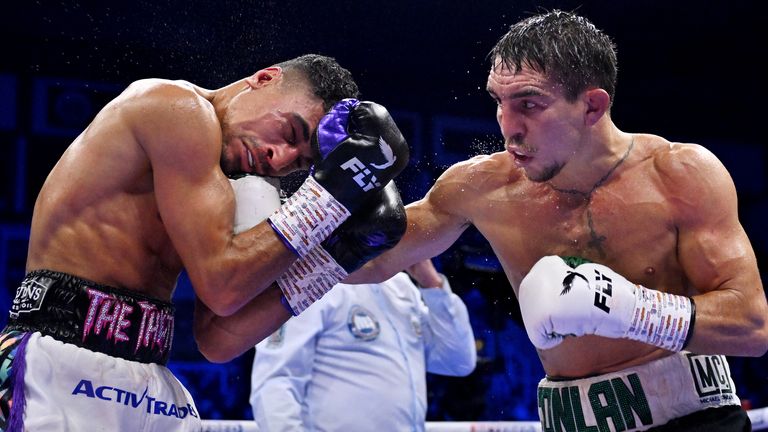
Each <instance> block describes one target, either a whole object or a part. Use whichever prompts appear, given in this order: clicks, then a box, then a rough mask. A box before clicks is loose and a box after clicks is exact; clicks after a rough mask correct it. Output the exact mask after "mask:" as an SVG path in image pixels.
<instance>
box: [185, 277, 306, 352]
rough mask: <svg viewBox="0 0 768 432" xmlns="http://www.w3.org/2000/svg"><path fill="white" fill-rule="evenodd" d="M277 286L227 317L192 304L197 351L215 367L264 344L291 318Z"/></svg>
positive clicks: (196, 303)
mask: <svg viewBox="0 0 768 432" xmlns="http://www.w3.org/2000/svg"><path fill="white" fill-rule="evenodd" d="M281 295H282V292H281V291H280V288H278V287H277V285H276V284H275V285H272V286H270V287H269V288H267V289H266V290H265V291H264V292H263V293H261V295H259V296H258V297H256V298H254V299H252V300H251V301H250V302H248V303H246V304H245V306H243V307H241V308H240V309H239V310H238V311H237V312H235V313H234V314H231V315H229V316H226V317H222V316H219V315H217V314H215V313H214V312H212V311H211V310H210V309H209V308H208V307H207V306H206V305H205V304H203V303H202V302H200V301H199V300H196V301H195V313H194V318H193V329H194V336H195V341H196V342H197V349H198V350H199V351H200V353H202V354H203V356H204V357H205V358H206V359H208V360H209V361H211V362H214V363H224V362H228V361H230V360H232V359H234V358H236V357H238V356H240V355H242V354H243V353H244V352H246V351H248V350H249V349H251V348H252V347H253V346H254V345H256V344H257V343H259V342H261V341H262V340H264V339H265V338H266V337H268V336H269V335H270V334H272V333H273V332H274V331H276V330H277V329H279V328H280V326H281V325H282V324H283V323H285V322H286V320H288V318H290V317H291V314H290V313H289V312H288V310H287V309H286V308H285V306H283V304H282V303H281V301H280V297H281Z"/></svg>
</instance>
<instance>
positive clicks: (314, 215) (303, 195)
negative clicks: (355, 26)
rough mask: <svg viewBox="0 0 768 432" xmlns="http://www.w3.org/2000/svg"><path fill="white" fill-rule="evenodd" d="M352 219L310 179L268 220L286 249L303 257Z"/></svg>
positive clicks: (346, 211) (321, 187) (340, 205)
mask: <svg viewBox="0 0 768 432" xmlns="http://www.w3.org/2000/svg"><path fill="white" fill-rule="evenodd" d="M349 216H350V213H349V211H348V210H347V209H346V207H344V206H343V205H342V204H341V203H339V202H338V201H337V200H336V199H335V198H334V197H333V195H331V194H330V193H328V191H326V190H325V188H323V186H321V185H320V184H318V183H317V181H315V180H314V179H313V178H312V177H308V178H307V179H306V180H305V181H304V183H303V184H302V185H301V187H300V188H299V189H298V190H297V191H296V192H295V193H294V194H293V195H291V197H290V198H288V200H287V201H286V202H285V204H283V205H282V206H280V207H279V208H278V209H277V210H276V211H275V212H274V213H273V214H272V215H271V216H270V217H269V219H268V221H269V224H270V225H271V226H272V229H274V230H275V232H276V233H277V235H278V236H279V237H280V238H281V239H282V240H283V243H285V245H286V247H288V248H289V249H291V251H293V252H294V253H295V254H296V255H298V256H299V257H303V256H305V255H306V254H308V253H309V251H311V250H312V249H313V248H314V247H315V246H317V245H318V244H320V242H321V241H323V240H325V239H326V238H327V237H328V236H329V235H330V234H331V233H332V232H333V231H334V230H335V229H336V228H338V226H339V225H341V223H342V222H344V221H345V220H346V219H347V218H348V217H349Z"/></svg>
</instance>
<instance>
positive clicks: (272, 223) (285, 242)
mask: <svg viewBox="0 0 768 432" xmlns="http://www.w3.org/2000/svg"><path fill="white" fill-rule="evenodd" d="M267 222H269V226H271V227H272V229H273V230H275V232H276V233H279V232H280V228H278V227H277V226H275V224H274V222H272V220H271V219H269V218H267ZM278 237H280V240H282V241H283V244H284V245H285V247H287V248H288V250H289V251H291V252H293V253H295V254H296V256H301V254H300V253H299V251H297V250H296V248H295V247H293V245H292V244H291V242H289V241H288V239H286V238H285V237H283V236H282V235H278Z"/></svg>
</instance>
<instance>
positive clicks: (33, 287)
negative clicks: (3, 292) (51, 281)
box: [9, 280, 48, 319]
mask: <svg viewBox="0 0 768 432" xmlns="http://www.w3.org/2000/svg"><path fill="white" fill-rule="evenodd" d="M46 292H48V286H46V285H43V284H41V283H40V282H38V281H36V280H25V281H24V282H22V283H21V286H20V287H18V288H17V289H16V296H15V297H14V298H13V304H12V305H11V310H10V312H9V315H10V316H11V318H14V319H15V318H18V317H19V314H20V313H30V312H34V311H37V310H40V307H41V306H42V304H43V299H44V298H45V293H46Z"/></svg>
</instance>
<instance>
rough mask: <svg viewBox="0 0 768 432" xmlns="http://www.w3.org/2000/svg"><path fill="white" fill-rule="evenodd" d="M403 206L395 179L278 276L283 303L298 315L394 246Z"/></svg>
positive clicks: (402, 226)
mask: <svg viewBox="0 0 768 432" xmlns="http://www.w3.org/2000/svg"><path fill="white" fill-rule="evenodd" d="M406 227H407V219H406V215H405V207H404V206H403V202H402V200H401V199H400V194H399V193H398V191H397V187H396V186H395V183H394V182H389V183H388V184H387V185H386V187H385V188H384V189H382V190H381V191H379V192H378V193H377V195H376V196H374V197H371V199H369V200H368V201H367V202H366V203H364V205H363V207H361V208H360V209H359V211H358V212H356V213H355V214H354V215H352V216H351V217H350V218H349V219H347V220H346V221H345V222H344V223H343V224H341V226H339V227H338V228H337V229H336V230H335V231H334V232H333V233H331V235H330V236H329V237H328V238H327V239H326V240H325V241H323V242H322V243H321V245H320V246H317V247H315V248H314V249H313V250H312V251H310V252H309V253H308V254H307V255H306V256H305V257H303V258H299V259H298V260H296V261H295V262H294V263H293V265H291V267H290V268H288V270H287V271H286V272H285V273H284V274H283V275H282V276H281V277H280V278H279V279H278V280H277V284H278V285H279V286H280V289H281V290H282V291H283V298H282V300H283V304H284V305H285V306H286V307H287V308H288V310H289V311H291V313H292V314H293V315H298V314H300V313H301V312H302V311H304V310H305V309H306V308H307V307H309V305H311V304H312V303H314V302H315V301H317V300H319V299H320V298H321V297H322V296H323V295H325V293H326V292H328V291H329V290H330V289H331V288H333V286H334V285H336V284H337V283H338V282H339V281H341V280H343V279H344V278H346V277H347V276H348V275H349V273H352V272H353V271H355V270H357V269H359V268H360V267H362V266H363V264H365V263H366V262H368V261H370V260H372V259H373V258H376V257H377V256H379V255H381V254H382V253H383V252H385V251H387V250H389V249H391V248H392V247H394V246H395V245H396V244H397V242H399V241H400V238H402V237H403V234H405V230H406Z"/></svg>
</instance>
